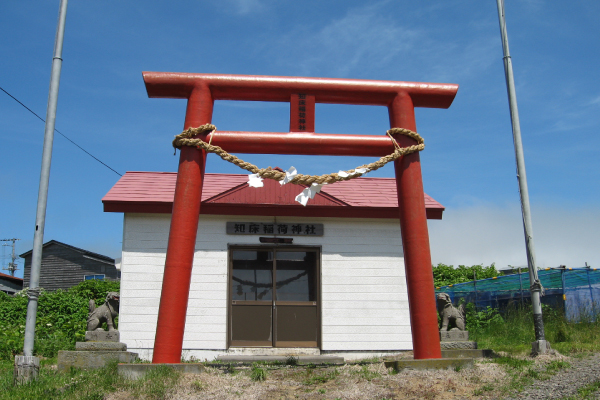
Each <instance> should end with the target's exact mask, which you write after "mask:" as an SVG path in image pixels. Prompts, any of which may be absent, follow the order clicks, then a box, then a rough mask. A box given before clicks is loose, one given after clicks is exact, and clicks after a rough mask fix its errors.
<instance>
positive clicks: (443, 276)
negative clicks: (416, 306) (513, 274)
mask: <svg viewBox="0 0 600 400" xmlns="http://www.w3.org/2000/svg"><path fill="white" fill-rule="evenodd" d="M495 276H498V271H497V270H496V266H495V265H494V264H492V265H490V266H489V267H484V266H483V265H473V266H471V267H467V266H464V265H459V266H458V267H456V268H454V266H452V265H446V264H438V265H436V266H433V283H434V285H435V287H440V286H447V285H454V284H457V283H463V282H472V281H473V280H474V278H475V277H477V280H479V279H487V278H493V277H495Z"/></svg>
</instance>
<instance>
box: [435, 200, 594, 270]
mask: <svg viewBox="0 0 600 400" xmlns="http://www.w3.org/2000/svg"><path fill="white" fill-rule="evenodd" d="M532 214H533V218H532V219H533V234H534V242H535V252H536V259H537V265H538V267H540V268H546V267H557V266H559V265H566V266H568V267H572V268H575V267H576V268H581V267H584V266H585V262H587V263H588V264H590V265H592V266H593V267H599V268H600V251H598V248H599V246H598V244H599V243H600V208H591V207H590V208H585V209H564V208H560V207H550V206H545V207H535V206H533V210H532ZM429 233H430V240H431V253H432V262H433V263H434V264H437V263H444V264H452V265H454V266H457V265H461V264H462V265H475V264H480V263H483V264H485V265H490V264H491V263H493V262H495V263H496V267H497V268H506V266H507V265H514V266H526V265H527V261H526V256H525V244H524V235H523V224H522V222H521V210H520V208H519V207H518V206H510V207H499V206H492V205H479V206H473V207H465V208H459V209H452V208H449V209H447V210H446V211H445V212H444V219H443V220H442V221H430V222H429Z"/></svg>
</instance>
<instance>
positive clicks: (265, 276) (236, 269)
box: [231, 250, 273, 301]
mask: <svg viewBox="0 0 600 400" xmlns="http://www.w3.org/2000/svg"><path fill="white" fill-rule="evenodd" d="M232 262H233V274H232V278H231V299H232V300H254V301H256V300H273V252H271V251H262V250H235V251H233V254H232Z"/></svg>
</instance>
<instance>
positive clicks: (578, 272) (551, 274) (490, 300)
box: [436, 268, 600, 322]
mask: <svg viewBox="0 0 600 400" xmlns="http://www.w3.org/2000/svg"><path fill="white" fill-rule="evenodd" d="M538 277H539V279H540V281H541V282H542V286H543V287H544V296H542V304H547V305H550V306H554V307H562V308H564V311H565V316H566V318H567V320H569V321H573V322H577V321H581V320H591V321H594V320H595V318H596V317H597V316H598V315H599V314H600V271H598V270H597V269H596V268H546V269H545V270H540V271H538ZM529 285H530V282H529V274H528V273H527V272H523V273H516V274H511V275H505V276H498V277H494V278H489V279H481V280H475V281H472V282H465V283H458V284H455V285H448V286H442V287H438V288H436V293H448V294H449V295H450V298H451V299H452V303H453V304H458V302H459V301H460V299H464V300H465V301H466V302H467V303H474V304H475V307H476V308H477V309H478V310H481V309H485V308H487V307H488V306H489V307H492V308H499V309H506V308H508V307H509V306H511V305H519V304H520V305H522V306H523V305H525V304H528V303H530V302H531V294H530V292H529Z"/></svg>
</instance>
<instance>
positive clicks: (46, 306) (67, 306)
mask: <svg viewBox="0 0 600 400" xmlns="http://www.w3.org/2000/svg"><path fill="white" fill-rule="evenodd" d="M119 287H120V282H118V281H101V280H89V281H84V282H82V283H80V284H79V285H76V286H73V287H72V288H70V289H68V290H57V291H54V292H46V291H42V293H41V294H40V298H39V301H38V311H37V318H36V328H35V343H34V352H35V353H36V354H38V355H43V356H45V357H54V356H56V354H57V353H58V350H69V349H73V348H75V342H76V341H77V340H83V338H84V336H85V328H86V323H87V316H88V303H89V301H90V300H91V299H94V301H95V302H96V306H98V305H101V304H104V301H105V299H106V294H107V293H108V292H118V291H119ZM27 302H28V298H27V291H26V290H23V291H21V292H19V293H17V294H15V295H14V296H9V295H7V294H6V293H3V292H0V359H10V358H12V357H13V356H14V355H15V354H18V353H19V352H21V351H22V350H23V337H24V333H25V319H26V317H27Z"/></svg>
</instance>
